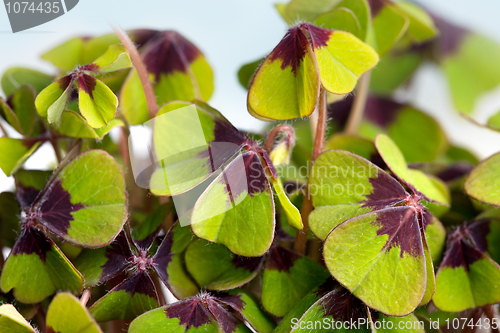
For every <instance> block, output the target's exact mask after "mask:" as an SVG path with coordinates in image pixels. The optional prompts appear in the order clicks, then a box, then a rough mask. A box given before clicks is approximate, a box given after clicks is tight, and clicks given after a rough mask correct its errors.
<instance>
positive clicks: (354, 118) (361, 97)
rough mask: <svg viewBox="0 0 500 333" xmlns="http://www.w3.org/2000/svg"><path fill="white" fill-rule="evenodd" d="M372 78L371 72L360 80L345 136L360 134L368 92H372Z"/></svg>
mask: <svg viewBox="0 0 500 333" xmlns="http://www.w3.org/2000/svg"><path fill="white" fill-rule="evenodd" d="M370 78H371V72H366V73H365V74H363V76H362V77H361V79H359V85H358V89H357V90H356V97H354V103H353V105H352V109H351V113H349V118H348V119H347V124H346V126H345V129H344V133H345V134H349V135H354V134H357V133H358V129H359V125H360V124H361V120H363V115H364V113H365V109H366V101H367V99H368V91H369V90H370Z"/></svg>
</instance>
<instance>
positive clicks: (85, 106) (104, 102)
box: [78, 74, 118, 128]
mask: <svg viewBox="0 0 500 333" xmlns="http://www.w3.org/2000/svg"><path fill="white" fill-rule="evenodd" d="M78 104H79V107H80V113H81V114H82V116H83V117H85V119H86V120H87V123H88V124H89V125H90V126H91V127H93V128H100V127H104V126H107V125H108V123H109V122H110V121H111V120H112V119H113V118H114V117H115V114H116V108H117V107H118V98H117V97H116V96H115V94H114V93H113V92H112V91H111V89H109V88H108V86H106V85H105V84H104V83H102V81H99V80H97V79H96V78H94V77H92V76H90V75H86V74H83V75H82V76H80V77H79V78H78Z"/></svg>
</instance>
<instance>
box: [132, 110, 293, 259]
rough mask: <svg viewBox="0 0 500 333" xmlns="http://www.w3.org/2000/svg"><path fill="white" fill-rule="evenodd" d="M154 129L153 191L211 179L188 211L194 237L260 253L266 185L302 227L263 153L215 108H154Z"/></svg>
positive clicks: (265, 241)
mask: <svg viewBox="0 0 500 333" xmlns="http://www.w3.org/2000/svg"><path fill="white" fill-rule="evenodd" d="M179 128H182V129H183V130H182V131H179ZM154 129H155V130H154V134H153V136H154V145H155V153H156V154H155V155H156V159H157V160H158V161H157V162H156V164H158V165H160V168H158V169H156V170H155V171H154V172H153V175H152V177H151V180H150V183H149V187H150V189H151V192H152V193H153V194H155V195H168V196H170V195H177V194H181V193H184V192H186V191H188V190H190V189H192V188H193V187H195V186H196V185H198V184H200V183H202V182H203V181H205V180H207V179H208V178H209V177H210V176H213V177H214V180H213V181H212V182H211V184H210V185H209V186H208V188H206V190H205V191H204V192H203V193H202V194H201V196H200V197H199V198H198V200H197V201H196V203H195V206H194V208H193V210H192V214H191V228H192V230H193V232H194V234H195V235H197V236H198V237H200V238H204V239H206V240H209V241H212V242H216V243H221V244H224V245H226V246H227V247H228V248H229V250H231V251H232V252H233V253H235V254H237V255H241V256H246V257H260V256H262V255H263V254H264V253H265V252H266V251H267V250H268V249H269V247H270V245H271V243H272V240H273V235H274V225H275V216H274V202H273V193H272V190H271V183H272V184H273V186H274V188H275V190H276V193H277V195H278V198H279V200H280V203H281V204H282V205H283V206H284V207H285V208H286V209H285V211H286V212H287V214H288V215H289V216H290V217H291V219H290V220H291V224H293V226H294V227H295V228H301V227H302V223H301V219H300V216H299V215H300V214H298V211H297V209H296V208H295V207H294V206H293V205H292V204H291V203H290V201H289V200H288V198H287V197H286V196H285V194H284V192H283V191H282V189H281V186H280V185H279V183H278V179H277V174H276V171H275V169H274V166H273V165H272V162H271V161H270V158H269V156H268V154H267V152H266V151H265V150H264V149H262V148H260V147H259V145H258V143H257V142H255V141H254V140H252V139H250V138H249V137H247V136H246V135H244V134H243V133H241V132H240V131H238V130H237V129H236V128H234V126H233V125H231V124H230V123H229V122H228V121H227V120H226V119H225V118H224V117H223V116H222V115H221V114H220V113H219V112H218V111H216V110H214V109H212V108H211V107H209V106H208V105H206V104H204V103H201V102H196V104H194V105H189V104H188V103H185V102H172V103H169V104H167V105H165V106H164V107H163V108H162V109H161V110H160V111H159V113H158V116H157V117H156V118H155V123H154ZM152 167H153V168H154V167H155V165H153V166H152ZM139 177H140V176H139ZM243 217H244V218H243ZM250 239H251V241H250Z"/></svg>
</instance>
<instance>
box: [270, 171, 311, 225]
mask: <svg viewBox="0 0 500 333" xmlns="http://www.w3.org/2000/svg"><path fill="white" fill-rule="evenodd" d="M271 182H272V183H273V188H274V192H275V193H276V195H277V196H278V200H279V202H280V206H281V208H282V209H283V212H284V213H285V215H286V218H287V221H288V224H289V225H291V226H292V227H294V228H295V229H298V230H301V229H302V228H303V227H304V226H303V224H302V216H301V215H300V212H299V210H298V209H297V207H295V206H294V205H293V204H292V202H291V201H290V199H289V198H288V197H287V195H286V193H285V191H284V190H283V186H282V184H281V182H280V180H279V179H274V178H273V177H271Z"/></svg>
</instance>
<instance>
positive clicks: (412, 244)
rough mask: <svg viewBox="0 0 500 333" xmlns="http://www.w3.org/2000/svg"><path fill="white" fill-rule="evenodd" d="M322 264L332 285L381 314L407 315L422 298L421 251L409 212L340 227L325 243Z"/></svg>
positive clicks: (391, 211)
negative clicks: (330, 277)
mask: <svg viewBox="0 0 500 333" xmlns="http://www.w3.org/2000/svg"><path fill="white" fill-rule="evenodd" d="M324 259H325V263H326V266H327V268H328V270H329V271H330V273H331V274H332V275H333V276H334V277H335V279H336V280H338V281H339V282H340V283H341V284H342V285H344V286H345V287H346V288H347V289H349V291H351V292H352V293H353V294H354V295H355V296H356V297H357V298H359V299H360V300H362V301H363V302H364V303H365V304H367V305H368V306H370V307H371V308H373V309H376V310H377V311H380V312H382V313H385V314H390V315H397V316H403V315H407V314H409V313H411V312H412V311H413V310H414V309H415V308H416V307H417V306H418V305H419V304H420V302H421V301H422V298H423V297H424V294H425V292H426V282H427V273H426V271H427V267H426V259H425V254H424V245H423V244H422V239H421V233H420V227H419V223H418V217H417V213H416V212H415V211H414V210H413V209H412V208H410V207H405V206H402V207H393V208H386V209H383V210H379V211H375V212H372V213H367V214H364V215H360V216H358V217H355V218H352V219H350V220H347V221H346V222H344V223H342V224H340V225H339V226H338V227H337V228H335V229H334V230H333V231H332V232H331V233H330V235H329V236H328V238H327V239H326V242H325V246H324ZM375 291H376V292H375Z"/></svg>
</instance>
